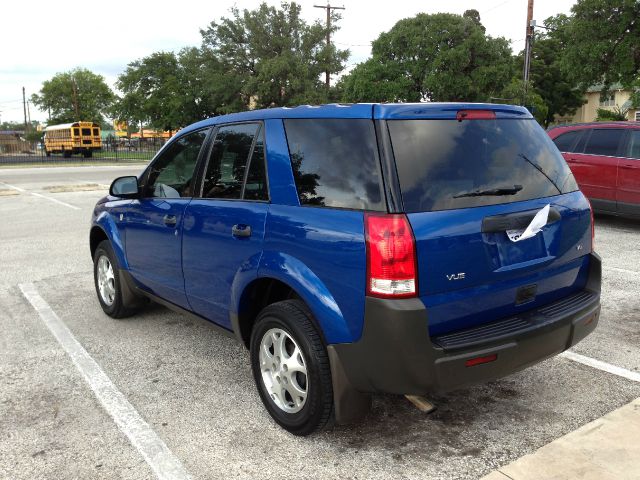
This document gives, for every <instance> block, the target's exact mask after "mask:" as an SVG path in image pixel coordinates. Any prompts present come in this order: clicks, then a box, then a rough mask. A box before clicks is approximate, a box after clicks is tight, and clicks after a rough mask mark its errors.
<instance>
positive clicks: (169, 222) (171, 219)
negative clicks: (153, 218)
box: [162, 215, 178, 227]
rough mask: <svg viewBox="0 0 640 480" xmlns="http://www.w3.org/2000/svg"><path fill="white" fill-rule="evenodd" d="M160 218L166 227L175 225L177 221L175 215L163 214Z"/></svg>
mask: <svg viewBox="0 0 640 480" xmlns="http://www.w3.org/2000/svg"><path fill="white" fill-rule="evenodd" d="M162 220H163V221H164V224H165V225H166V226H167V227H175V226H176V224H177V223H178V219H177V218H176V216H175V215H165V216H164V217H162Z"/></svg>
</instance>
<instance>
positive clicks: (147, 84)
mask: <svg viewBox="0 0 640 480" xmlns="http://www.w3.org/2000/svg"><path fill="white" fill-rule="evenodd" d="M116 86H117V87H118V89H119V90H120V91H122V92H123V93H124V95H123V97H122V98H121V99H120V100H119V102H118V103H117V105H116V107H115V109H114V114H115V115H114V116H115V117H116V118H118V119H119V120H123V121H127V122H128V123H138V122H143V121H144V122H148V123H149V124H150V125H152V126H153V127H156V128H161V129H166V130H176V129H177V127H178V126H179V125H180V122H181V119H180V114H181V112H180V110H179V109H180V100H179V93H178V92H179V91H180V90H181V86H180V82H179V72H178V59H177V57H176V55H175V54H174V53H172V52H156V53H153V54H151V55H150V56H148V57H145V58H143V59H141V60H136V61H135V62H132V63H130V64H129V65H128V66H127V69H126V70H125V72H124V73H123V74H121V75H120V76H119V77H118V81H117V83H116Z"/></svg>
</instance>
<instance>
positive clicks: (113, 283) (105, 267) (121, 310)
mask: <svg viewBox="0 0 640 480" xmlns="http://www.w3.org/2000/svg"><path fill="white" fill-rule="evenodd" d="M93 280H94V282H95V286H96V293H97V294H98V300H99V301H100V306H101V307H102V310H104V313H106V314H107V315H109V316H110V317H112V318H124V317H128V316H130V315H132V314H133V313H134V312H135V310H134V309H131V308H128V307H127V306H125V305H124V302H123V299H122V283H121V279H120V272H119V271H118V263H117V260H116V258H115V254H114V253H113V249H112V248H111V244H110V243H109V242H108V241H107V240H103V241H102V242H100V245H98V248H96V252H95V254H94V256H93Z"/></svg>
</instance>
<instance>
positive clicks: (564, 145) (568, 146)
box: [553, 130, 582, 152]
mask: <svg viewBox="0 0 640 480" xmlns="http://www.w3.org/2000/svg"><path fill="white" fill-rule="evenodd" d="M580 135H582V130H573V131H571V132H567V133H563V134H562V135H558V136H557V137H556V138H554V139H553V143H555V144H556V147H558V150H560V151H561V152H575V150H574V149H573V146H574V145H575V144H576V141H577V140H578V137H580Z"/></svg>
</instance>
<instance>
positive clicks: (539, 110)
mask: <svg viewBox="0 0 640 480" xmlns="http://www.w3.org/2000/svg"><path fill="white" fill-rule="evenodd" d="M500 97H501V100H503V101H504V102H506V103H511V104H515V105H524V106H526V107H527V108H529V109H530V110H532V111H533V116H534V117H535V118H536V120H537V121H538V123H540V124H542V125H545V121H546V119H547V117H548V113H549V107H548V106H547V104H546V103H545V101H544V99H543V98H542V96H541V95H540V94H539V93H538V92H537V91H536V89H535V88H533V85H532V84H531V82H530V83H529V86H528V88H527V91H526V92H525V90H524V84H523V82H522V79H520V78H514V79H513V80H511V83H509V85H507V86H506V87H505V89H504V90H502V93H501V94H500ZM545 126H546V125H545Z"/></svg>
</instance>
